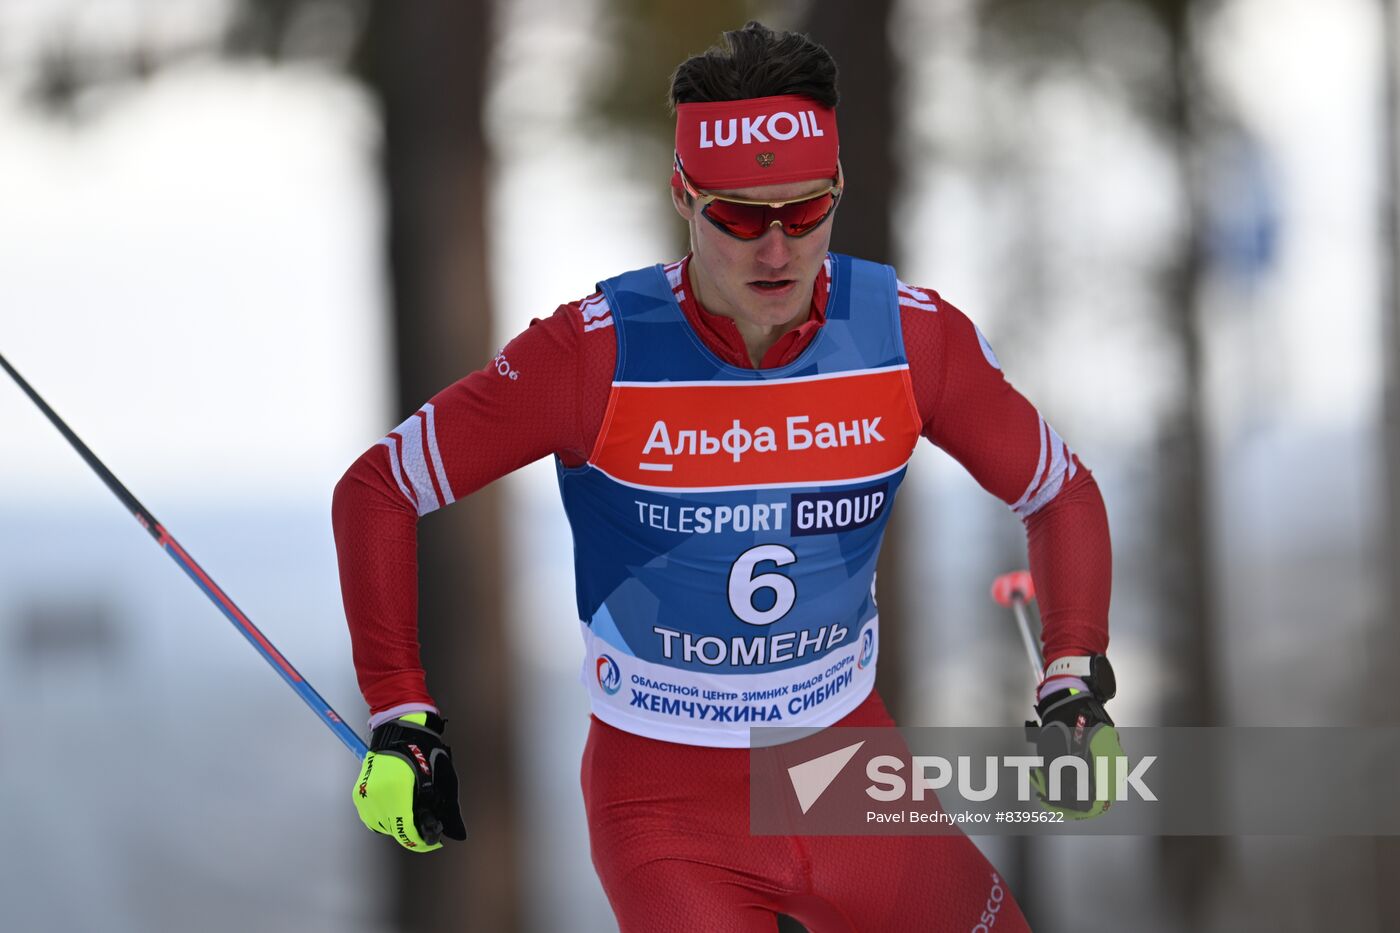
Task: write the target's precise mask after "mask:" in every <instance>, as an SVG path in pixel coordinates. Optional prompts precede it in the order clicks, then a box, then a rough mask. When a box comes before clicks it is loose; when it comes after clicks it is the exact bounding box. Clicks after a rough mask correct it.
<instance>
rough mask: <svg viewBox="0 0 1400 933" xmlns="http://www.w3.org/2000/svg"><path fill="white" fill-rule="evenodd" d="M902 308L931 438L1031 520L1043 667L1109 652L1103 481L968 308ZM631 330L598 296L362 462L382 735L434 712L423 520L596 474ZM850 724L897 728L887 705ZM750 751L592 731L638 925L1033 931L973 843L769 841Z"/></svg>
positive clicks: (788, 343)
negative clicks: (543, 475) (551, 459)
mask: <svg viewBox="0 0 1400 933" xmlns="http://www.w3.org/2000/svg"><path fill="white" fill-rule="evenodd" d="M666 271H667V273H668V277H669V278H670V280H671V282H672V284H673V291H674V294H675V296H676V299H677V301H678V303H679V304H680V306H681V309H682V310H683V312H684V314H685V317H686V319H687V320H688V321H689V322H690V325H691V326H692V327H693V329H694V330H695V332H696V334H697V335H698V336H699V338H700V339H701V340H702V341H703V342H704V344H705V346H706V347H707V348H708V349H709V350H710V351H712V352H713V353H714V354H715V355H716V356H718V357H719V358H720V359H721V360H723V361H724V362H726V363H729V364H730V365H732V366H737V367H743V368H751V367H752V363H751V361H750V359H749V356H748V351H747V349H746V348H745V345H744V342H743V340H742V338H741V337H740V335H739V332H738V330H737V328H736V327H735V326H734V324H733V322H732V321H730V320H729V319H727V318H723V317H720V316H717V315H712V314H709V313H707V312H705V311H704V310H703V309H702V308H700V307H699V305H698V303H697V302H696V300H695V298H694V296H693V294H692V292H691V289H690V288H688V287H687V283H688V277H687V265H686V260H682V261H680V262H679V263H673V264H672V265H671V266H668V267H667V270H666ZM827 288H828V273H827V270H826V269H825V268H824V269H823V271H822V273H821V274H820V275H819V277H818V280H817V282H816V287H815V289H814V293H813V299H812V307H811V310H810V314H809V317H808V319H807V320H806V321H805V322H804V323H802V324H801V325H800V326H798V327H797V328H795V329H793V330H791V331H789V332H787V333H786V334H784V335H783V336H782V337H781V338H780V339H779V340H778V341H777V343H775V344H774V345H773V346H772V347H771V348H770V349H769V350H768V352H767V353H766V355H765V356H764V358H763V360H762V361H761V366H762V367H765V368H767V367H774V366H781V365H784V364H785V363H788V362H790V361H792V360H794V359H795V358H796V357H797V356H798V355H799V354H800V353H802V351H803V350H804V349H805V348H806V347H807V345H808V344H809V343H810V342H811V340H812V338H813V337H814V336H815V335H816V334H817V333H818V331H819V330H820V328H821V327H822V326H823V324H824V320H825V319H824V308H825V304H826V299H827ZM899 302H900V325H901V328H902V333H903V340H904V348H905V353H906V355H907V357H908V361H909V376H910V380H911V382H912V387H913V394H914V397H915V400H916V402H917V407H918V413H919V418H920V419H921V423H922V433H923V435H924V436H925V437H927V438H928V439H929V440H930V441H931V442H933V443H934V444H935V445H937V446H938V447H939V448H941V449H942V450H944V451H945V452H947V453H948V454H949V455H950V456H952V457H953V458H954V459H955V460H957V461H958V462H959V463H960V464H962V465H963V467H964V468H966V469H967V470H968V472H969V473H970V474H971V475H972V476H973V477H974V478H975V479H976V480H977V481H978V483H980V484H981V485H982V487H983V488H984V489H986V490H987V491H988V492H990V493H992V494H993V495H995V496H997V497H998V498H1000V499H1001V500H1002V501H1004V502H1005V503H1007V504H1008V505H1009V506H1011V507H1012V509H1013V510H1014V511H1015V513H1016V514H1017V515H1018V516H1019V517H1020V518H1021V519H1022V521H1023V523H1024V525H1025V528H1026V534H1027V541H1028V551H1029V561H1030V570H1031V573H1032V575H1033V577H1034V579H1035V582H1036V590H1037V597H1038V599H1039V600H1040V606H1041V616H1042V619H1043V625H1044V652H1045V659H1046V662H1047V663H1049V662H1050V661H1053V660H1054V659H1056V658H1058V657H1061V656H1066V655H1091V654H1099V653H1103V652H1104V651H1105V650H1106V648H1107V642H1108V624H1107V619H1108V604H1109V590H1110V575H1111V548H1110V542H1109V534H1108V522H1107V516H1106V514H1105V510H1104V505H1103V500H1102V497H1101V496H1100V494H1099V490H1098V487H1097V484H1096V483H1095V482H1094V479H1093V477H1092V475H1091V474H1090V472H1089V470H1088V469H1086V468H1085V467H1084V466H1083V465H1082V464H1081V463H1080V462H1079V460H1078V458H1077V456H1075V455H1074V454H1073V453H1072V452H1071V451H1070V450H1069V448H1068V447H1067V446H1066V445H1065V444H1064V442H1063V441H1062V440H1061V439H1060V437H1059V435H1058V434H1056V433H1055V431H1054V430H1053V429H1052V428H1050V426H1049V425H1048V424H1047V423H1046V421H1045V420H1044V419H1043V418H1042V417H1041V416H1040V415H1039V413H1038V412H1037V411H1036V409H1035V408H1034V407H1033V406H1032V405H1031V404H1030V403H1029V402H1028V401H1027V400H1026V399H1025V398H1024V397H1023V396H1022V395H1020V393H1018V392H1017V391H1016V390H1015V389H1014V388H1013V387H1012V386H1011V385H1010V383H1008V382H1007V381H1006V379H1005V378H1004V376H1003V374H1002V372H1001V369H1000V365H999V363H997V361H996V357H995V355H994V354H993V353H992V350H991V348H990V346H988V344H987V342H986V340H985V339H984V338H983V336H982V334H981V333H980V332H979V331H978V330H977V328H976V327H975V326H974V325H973V323H972V322H971V321H970V320H969V319H968V318H967V317H966V316H965V315H964V314H963V313H962V312H961V311H959V310H958V309H957V308H955V307H953V306H952V305H950V304H948V303H947V302H946V301H944V300H943V299H942V298H941V297H940V296H939V295H938V294H937V293H936V292H933V291H931V290H929V289H922V288H915V287H911V286H907V285H904V284H902V283H901V284H900V285H899ZM612 325H613V321H612V316H611V311H610V309H609V308H608V305H607V301H606V299H605V298H604V296H603V295H602V294H601V293H599V294H594V295H592V296H590V297H588V298H585V299H583V300H581V301H578V302H573V303H570V304H567V305H563V306H561V307H560V308H559V309H558V310H556V311H555V313H554V314H553V315H552V316H550V317H549V318H546V319H543V320H536V321H534V322H532V324H531V326H530V327H529V328H527V329H526V330H525V331H524V332H522V333H521V334H519V335H518V336H516V337H515V338H514V339H513V340H511V341H510V342H509V343H508V344H507V345H506V347H505V348H504V349H503V350H502V352H501V354H500V355H499V356H498V357H497V358H496V359H495V360H493V361H492V362H491V363H490V364H488V365H486V366H485V367H483V368H482V369H480V370H478V371H476V372H473V373H471V374H469V375H467V376H465V377H464V378H462V379H461V380H459V381H458V382H456V383H454V384H452V385H451V386H448V387H447V388H445V389H443V390H442V391H441V392H439V393H438V394H437V395H435V396H434V397H433V398H432V399H431V400H430V401H429V402H428V403H427V404H426V405H424V406H423V408H421V409H420V410H419V411H418V412H416V413H415V414H414V415H413V416H410V417H409V418H408V419H407V420H406V421H405V422H404V423H403V424H402V425H400V426H399V427H398V428H397V429H395V431H393V432H391V433H390V434H389V435H388V436H386V437H385V438H384V439H382V440H381V441H380V442H378V443H377V444H376V445H375V446H373V447H371V448H370V449H369V450H367V451H366V452H365V453H364V454H363V455H361V456H360V458H359V459H358V460H356V461H355V463H354V464H353V465H352V466H351V467H350V469H349V470H348V471H347V472H346V474H345V476H344V478H343V479H342V480H341V481H340V483H339V484H338V485H337V487H336V492H335V499H334V505H333V517H334V526H335V536H336V544H337V550H338V554H339V563H340V576H341V586H342V592H343V596H344V602H345V610H346V617H347V620H348V623H349V627H350V633H351V640H352V645H353V652H354V661H355V667H356V674H357V676H358V679H359V684H360V688H361V691H362V692H363V694H364V696H365V699H366V701H367V702H368V704H369V706H370V711H371V716H372V722H373V723H375V724H377V723H379V722H382V721H385V720H387V719H390V718H392V717H394V716H397V715H402V714H403V713H406V712H409V711H413V710H419V709H433V708H434V707H433V700H432V696H431V694H429V692H428V690H427V686H426V683H425V678H424V674H423V669H422V665H421V661H420V659H419V656H418V638H417V625H418V623H417V618H418V616H417V558H416V523H417V521H418V519H419V518H420V517H421V516H422V515H425V514H427V513H428V512H431V511H433V510H435V509H437V508H440V507H442V506H444V505H447V504H450V503H451V502H453V501H455V500H456V499H460V498H462V497H464V496H467V495H470V494H471V493H472V492H474V491H476V490H477V489H480V488H481V487H482V486H484V485H486V484H487V483H489V482H491V481H492V480H494V479H497V478H499V477H501V476H504V475H505V474H507V473H509V472H511V471H512V470H515V469H517V468H519V467H521V466H524V465H525V464H528V463H530V462H532V461H534V460H537V459H539V458H540V457H543V456H546V455H551V454H552V455H555V456H557V457H558V458H559V459H560V461H561V462H562V463H563V464H564V465H565V466H576V465H580V464H583V463H585V462H587V460H588V457H589V454H590V452H591V451H592V450H593V448H594V444H595V441H596V440H597V438H598V434H599V431H600V428H601V426H602V424H603V421H604V415H605V412H606V409H607V406H608V401H609V397H610V394H611V392H612V380H613V375H614V371H615V363H616V354H617V346H616V338H615V336H614V333H613V327H612ZM486 438H489V439H490V443H484V442H483V440H484V439H486ZM838 725H862V726H870V725H892V722H891V721H890V718H889V715H888V713H887V712H886V710H885V707H884V704H883V702H882V701H881V700H880V698H879V696H878V694H875V693H872V694H871V695H870V697H869V698H867V699H866V700H865V701H864V702H863V703H862V704H861V705H860V706H859V707H857V708H856V709H855V710H854V711H853V712H852V713H850V714H849V715H847V716H846V717H845V719H843V720H842V721H841V722H840V723H838ZM747 756H748V752H747V751H746V750H744V749H734V748H714V747H708V746H706V745H701V744H682V743H677V742H665V741H659V740H656V739H651V738H645V737H642V736H639V735H633V734H631V733H628V732H625V731H622V730H620V729H617V728H614V727H612V726H608V725H606V724H604V723H602V722H600V721H598V720H597V719H596V718H595V719H594V720H593V721H592V725H591V729H590V733H589V738H588V744H587V749H586V751H585V755H584V762H583V773H582V782H583V790H584V800H585V806H586V809H587V813H588V823H589V832H590V839H591V845H592V849H593V861H594V865H595V867H596V868H597V870H598V874H599V877H600V879H601V880H602V883H603V887H604V889H605V891H606V892H607V895H608V897H609V900H610V901H611V903H612V906H613V908H614V910H615V912H616V913H617V916H618V921H619V924H620V925H621V928H622V929H623V930H624V931H633V930H637V931H642V930H645V931H682V930H705V931H730V930H732V931H760V930H761V931H771V930H774V929H775V919H774V912H782V913H787V914H790V915H792V916H794V917H797V918H798V919H799V920H802V921H803V922H804V923H806V925H807V926H808V928H809V929H811V930H812V931H813V933H826V931H833V933H834V931H843V933H846V931H852V933H853V931H857V930H859V931H878V933H886V931H902V930H945V929H946V930H968V931H974V930H975V931H977V933H987V931H990V930H991V929H992V928H993V927H994V928H995V930H997V931H1004V930H1012V931H1014V930H1023V929H1026V928H1027V927H1026V925H1025V921H1024V918H1023V917H1022V916H1021V914H1020V911H1019V908H1017V907H1016V905H1015V902H1014V900H1013V899H1012V898H1011V897H1010V896H1009V893H1008V892H1007V891H1006V888H1005V883H1004V882H1003V881H1002V880H1001V879H1000V878H999V877H998V876H997V875H996V873H995V872H994V871H993V869H992V868H991V866H990V865H989V864H988V862H987V861H986V859H985V858H984V857H983V856H982V855H981V853H980V852H979V851H978V850H977V848H976V847H975V846H974V845H973V844H972V843H971V841H970V840H968V839H967V838H966V837H965V836H961V835H953V836H894V837H891V836H880V837H874V836H872V837H834V836H814V837H764V836H752V835H750V834H749V828H748V781H749V774H748V757H747ZM989 904H994V905H995V906H996V908H997V909H996V910H995V911H993V912H992V913H991V917H992V918H993V921H994V923H993V924H987V923H986V922H985V921H986V915H987V913H988V907H989Z"/></svg>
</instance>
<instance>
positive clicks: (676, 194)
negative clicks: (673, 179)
mask: <svg viewBox="0 0 1400 933" xmlns="http://www.w3.org/2000/svg"><path fill="white" fill-rule="evenodd" d="M671 203H672V204H673V205H675V208H676V213H677V214H680V215H681V218H682V219H683V220H685V222H686V223H690V221H691V218H693V217H694V216H695V202H694V201H692V200H691V198H690V195H689V194H687V193H686V192H685V191H683V190H681V189H680V188H672V189H671Z"/></svg>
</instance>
